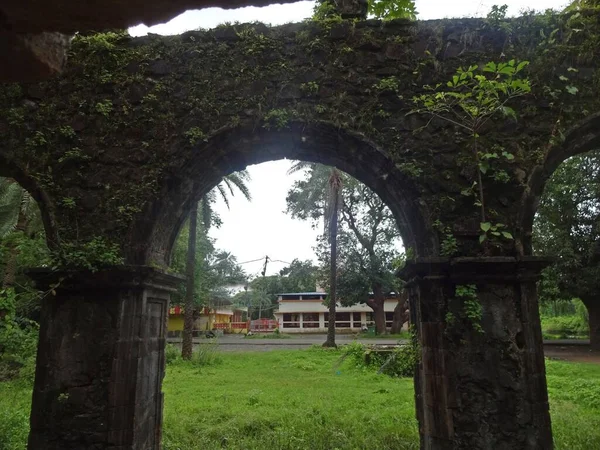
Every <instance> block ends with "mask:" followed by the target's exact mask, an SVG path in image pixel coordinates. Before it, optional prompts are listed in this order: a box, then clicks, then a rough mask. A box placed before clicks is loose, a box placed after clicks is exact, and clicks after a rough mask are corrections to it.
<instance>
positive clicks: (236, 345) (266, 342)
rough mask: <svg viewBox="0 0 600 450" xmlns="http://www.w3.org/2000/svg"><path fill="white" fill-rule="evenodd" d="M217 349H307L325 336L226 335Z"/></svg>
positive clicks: (347, 338)
mask: <svg viewBox="0 0 600 450" xmlns="http://www.w3.org/2000/svg"><path fill="white" fill-rule="evenodd" d="M335 339H336V342H337V343H338V344H348V343H350V342H353V341H355V340H356V341H358V342H362V343H364V344H377V345H395V344H397V343H398V342H399V341H398V339H355V338H354V336H352V335H338V336H336V337H335ZM167 340H168V342H169V343H172V344H179V343H180V342H181V339H179V338H168V339H167ZM204 342H208V340H207V339H205V338H194V343H195V344H199V343H204ZM216 342H217V344H218V345H219V348H220V349H221V350H223V351H255V352H256V351H269V350H297V349H302V348H308V347H310V346H311V345H321V344H323V342H325V335H322V334H311V335H298V336H293V337H290V338H289V339H262V338H261V339H247V338H245V337H244V336H243V335H237V334H227V335H224V336H220V337H218V338H217V339H216Z"/></svg>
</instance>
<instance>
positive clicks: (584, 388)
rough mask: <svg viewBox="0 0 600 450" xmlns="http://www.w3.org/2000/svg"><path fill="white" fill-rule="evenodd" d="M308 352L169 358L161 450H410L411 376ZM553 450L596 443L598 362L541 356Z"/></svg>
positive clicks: (11, 398)
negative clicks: (201, 360)
mask: <svg viewBox="0 0 600 450" xmlns="http://www.w3.org/2000/svg"><path fill="white" fill-rule="evenodd" d="M339 357H340V353H339V352H338V351H332V350H322V349H310V350H304V351H301V350H290V351H272V352H256V353H223V354H222V355H221V361H222V362H221V363H220V364H217V365H214V366H209V367H203V368H198V367H195V366H192V365H190V364H181V363H179V364H173V365H170V366H169V367H168V368H167V375H166V377H165V380H164V392H165V409H164V432H163V448H164V450H177V449H181V450H193V449H202V450H204V449H206V450H211V449H222V448H229V449H248V450H250V449H261V450H274V449H278V450H280V449H281V450H283V449H286V450H287V449H290V450H291V449H299V450H304V449H307V450H308V449H310V450H313V449H315V450H316V449H323V450H325V449H327V450H332V449H340V450H346V449H370V450H371V449H374V450H378V449H418V448H419V444H418V435H417V425H416V421H415V418H414V399H413V383H412V380H411V379H392V378H389V377H387V376H385V375H376V374H375V373H373V372H370V371H367V370H365V371H363V370H359V369H355V368H352V367H349V365H347V364H343V365H341V366H339V367H338V366H337V362H338V360H339ZM547 369H548V384H549V393H550V402H551V413H552V422H553V431H554V438H555V444H556V447H555V448H556V449H557V450H593V449H600V366H599V365H593V364H577V363H565V362H556V361H547ZM30 395H31V389H30V388H29V387H28V386H27V385H26V384H25V383H23V382H8V383H0V450H9V449H10V450H16V449H19V450H20V449H25V442H26V436H27V428H28V410H29V403H30Z"/></svg>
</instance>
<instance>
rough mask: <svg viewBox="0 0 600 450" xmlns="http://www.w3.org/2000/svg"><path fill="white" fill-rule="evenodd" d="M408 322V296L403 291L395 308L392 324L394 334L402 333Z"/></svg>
mask: <svg viewBox="0 0 600 450" xmlns="http://www.w3.org/2000/svg"><path fill="white" fill-rule="evenodd" d="M406 322H408V295H407V294H406V291H405V290H403V291H402V293H401V294H400V298H399V299H398V304H397V305H396V307H395V308H394V320H393V322H392V330H391V333H392V334H398V333H400V332H401V331H402V325H404V324H405V323H406Z"/></svg>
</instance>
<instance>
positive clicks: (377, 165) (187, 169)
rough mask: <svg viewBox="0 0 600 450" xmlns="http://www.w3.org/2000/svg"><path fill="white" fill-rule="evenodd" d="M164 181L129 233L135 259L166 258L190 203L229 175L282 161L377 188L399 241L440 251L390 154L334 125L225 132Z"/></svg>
mask: <svg viewBox="0 0 600 450" xmlns="http://www.w3.org/2000/svg"><path fill="white" fill-rule="evenodd" d="M194 151H195V153H194V155H192V156H191V157H190V158H189V160H187V161H185V164H184V165H183V166H181V168H180V170H179V171H177V173H174V174H173V176H172V177H170V179H169V180H168V181H167V182H165V184H164V185H163V188H162V191H161V192H160V193H159V194H158V196H157V197H158V200H157V201H155V202H154V203H153V204H152V205H151V206H150V207H148V208H147V209H146V212H145V215H144V217H143V219H142V220H140V221H138V223H137V224H136V226H135V227H134V230H133V232H132V236H133V242H132V244H133V245H132V246H131V248H132V250H131V252H132V253H131V254H129V255H127V260H128V261H130V262H132V263H147V262H148V261H153V262H156V263H160V264H164V263H166V262H168V261H169V258H170V254H171V250H172V246H173V243H174V241H175V238H176V236H177V234H178V233H179V230H180V228H181V226H182V224H183V222H184V220H185V219H186V217H187V215H188V213H189V211H190V209H191V205H192V204H193V203H194V202H197V201H198V200H199V199H200V198H201V197H202V195H204V194H205V193H206V192H208V191H209V190H210V189H212V188H213V187H214V186H216V185H217V183H218V182H219V181H220V180H221V179H222V178H223V177H224V176H225V175H228V174H230V173H233V172H235V171H238V170H242V169H244V168H245V167H247V166H248V165H250V164H258V163H261V162H266V161H273V160H278V159H282V158H287V159H292V160H301V161H307V162H314V163H321V164H324V165H328V166H334V167H337V168H338V169H340V170H342V171H344V172H346V173H348V174H349V175H350V176H352V177H354V178H356V179H357V180H359V181H360V182H362V183H364V184H365V185H366V186H368V187H369V188H370V189H372V190H373V191H374V192H375V193H376V194H377V195H378V196H379V197H380V198H381V199H382V200H383V201H384V202H385V203H386V204H387V205H388V206H389V208H390V209H391V211H392V213H393V215H394V217H395V218H396V221H397V224H398V228H399V229H400V234H401V236H402V240H403V242H404V243H405V246H406V247H407V248H412V249H413V250H414V252H415V254H416V255H418V256H432V255H436V254H437V237H436V236H435V233H433V231H432V229H431V227H430V225H429V224H428V221H427V217H428V214H427V205H425V204H423V203H422V202H420V201H419V189H418V187H417V186H416V185H415V184H414V182H413V181H411V180H410V178H408V177H407V176H406V175H404V174H402V173H401V172H400V171H399V170H398V169H397V168H396V166H395V164H394V160H393V157H392V155H389V154H387V153H386V152H385V150H383V149H381V148H379V147H378V146H376V145H375V144H374V143H373V142H370V141H368V140H367V139H366V138H365V137H364V136H362V135H360V134H357V133H353V132H350V131H347V130H342V129H340V128H339V127H336V126H334V125H332V124H326V123H301V122H294V123H290V124H288V125H287V126H286V127H284V128H282V129H273V128H271V129H267V128H264V127H262V128H252V129H248V128H235V129H227V130H223V131H221V132H220V133H218V134H217V135H215V136H212V137H210V138H209V139H208V140H207V142H205V143H203V144H202V145H199V146H197V148H195V149H194Z"/></svg>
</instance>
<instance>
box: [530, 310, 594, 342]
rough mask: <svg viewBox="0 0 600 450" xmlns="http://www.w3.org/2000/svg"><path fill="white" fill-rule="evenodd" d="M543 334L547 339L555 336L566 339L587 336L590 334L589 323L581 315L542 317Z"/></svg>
mask: <svg viewBox="0 0 600 450" xmlns="http://www.w3.org/2000/svg"><path fill="white" fill-rule="evenodd" d="M541 319H542V332H543V334H544V336H545V337H550V336H555V337H558V338H559V339H566V338H569V337H573V336H586V335H587V334H588V332H589V328H588V323H587V322H586V321H585V320H584V319H583V317H582V316H581V315H579V314H578V315H571V316H556V317H548V316H542V318H541Z"/></svg>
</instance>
